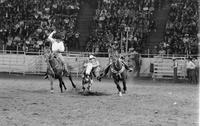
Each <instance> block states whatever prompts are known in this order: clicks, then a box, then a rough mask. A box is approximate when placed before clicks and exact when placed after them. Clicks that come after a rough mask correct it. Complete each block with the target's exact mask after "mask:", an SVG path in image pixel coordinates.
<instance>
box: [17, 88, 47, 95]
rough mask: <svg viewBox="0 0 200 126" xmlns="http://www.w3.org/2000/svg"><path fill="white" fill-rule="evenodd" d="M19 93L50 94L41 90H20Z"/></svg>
mask: <svg viewBox="0 0 200 126" xmlns="http://www.w3.org/2000/svg"><path fill="white" fill-rule="evenodd" d="M18 91H20V92H24V93H36V94H47V93H50V91H49V90H44V89H41V90H24V89H18Z"/></svg>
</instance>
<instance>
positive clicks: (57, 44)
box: [48, 31, 65, 52]
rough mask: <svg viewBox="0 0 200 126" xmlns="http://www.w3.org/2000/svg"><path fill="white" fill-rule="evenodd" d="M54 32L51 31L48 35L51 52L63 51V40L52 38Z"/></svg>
mask: <svg viewBox="0 0 200 126" xmlns="http://www.w3.org/2000/svg"><path fill="white" fill-rule="evenodd" d="M54 33H56V32H55V31H53V32H52V33H51V34H50V35H49V37H48V40H49V41H50V42H51V43H52V51H53V52H64V51H65V46H64V43H63V41H60V40H57V39H54V38H53V34H54Z"/></svg>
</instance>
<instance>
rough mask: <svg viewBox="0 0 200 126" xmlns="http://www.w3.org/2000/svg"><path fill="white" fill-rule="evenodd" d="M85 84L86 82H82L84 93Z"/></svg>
mask: <svg viewBox="0 0 200 126" xmlns="http://www.w3.org/2000/svg"><path fill="white" fill-rule="evenodd" d="M84 85H85V82H84V81H82V90H83V92H85V86H84Z"/></svg>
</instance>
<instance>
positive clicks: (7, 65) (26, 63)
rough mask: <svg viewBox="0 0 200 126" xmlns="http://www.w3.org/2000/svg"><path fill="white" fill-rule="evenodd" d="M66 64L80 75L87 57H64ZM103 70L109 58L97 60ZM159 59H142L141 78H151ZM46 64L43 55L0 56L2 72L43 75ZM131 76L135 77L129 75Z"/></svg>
mask: <svg viewBox="0 0 200 126" xmlns="http://www.w3.org/2000/svg"><path fill="white" fill-rule="evenodd" d="M64 59H65V61H66V63H67V64H68V65H69V66H70V67H69V68H70V70H71V72H72V73H76V74H78V73H80V72H81V70H82V66H83V62H84V61H85V60H87V57H66V56H65V57H64ZM97 59H98V60H99V62H100V64H101V66H102V67H103V68H105V67H106V66H107V65H108V62H109V60H108V58H107V57H98V58H97ZM157 60H158V59H157V58H142V66H141V70H140V74H141V76H148V77H151V76H152V74H151V73H150V64H151V63H154V62H155V61H157ZM46 68H47V65H46V62H45V60H44V57H43V56H42V55H23V54H0V72H9V73H12V72H17V73H24V74H29V73H31V74H41V73H42V74H43V73H44V72H46ZM129 76H134V74H133V73H129Z"/></svg>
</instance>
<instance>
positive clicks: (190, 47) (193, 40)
mask: <svg viewBox="0 0 200 126" xmlns="http://www.w3.org/2000/svg"><path fill="white" fill-rule="evenodd" d="M198 17H199V16H198V2H197V0H172V1H171V5H170V12H169V19H168V21H167V23H166V30H165V36H164V41H163V42H161V43H160V44H159V46H158V48H159V49H158V50H160V52H161V53H163V54H198V38H197V33H198V27H197V26H198V24H197V22H198Z"/></svg>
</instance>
